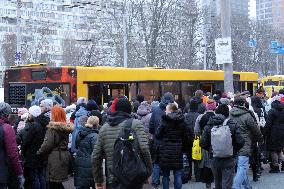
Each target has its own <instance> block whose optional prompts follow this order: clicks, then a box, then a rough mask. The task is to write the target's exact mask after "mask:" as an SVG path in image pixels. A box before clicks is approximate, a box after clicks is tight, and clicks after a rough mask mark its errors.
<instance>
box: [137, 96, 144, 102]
mask: <svg viewBox="0 0 284 189" xmlns="http://www.w3.org/2000/svg"><path fill="white" fill-rule="evenodd" d="M136 100H137V101H138V102H139V103H140V104H141V103H142V102H143V101H144V96H143V95H137V97H136Z"/></svg>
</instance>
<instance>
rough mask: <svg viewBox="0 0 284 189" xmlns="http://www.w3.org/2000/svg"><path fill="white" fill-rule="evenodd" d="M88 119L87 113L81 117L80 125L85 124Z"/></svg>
mask: <svg viewBox="0 0 284 189" xmlns="http://www.w3.org/2000/svg"><path fill="white" fill-rule="evenodd" d="M87 120H88V116H85V115H83V116H81V117H80V118H79V125H80V126H84V125H85V124H86V123H87Z"/></svg>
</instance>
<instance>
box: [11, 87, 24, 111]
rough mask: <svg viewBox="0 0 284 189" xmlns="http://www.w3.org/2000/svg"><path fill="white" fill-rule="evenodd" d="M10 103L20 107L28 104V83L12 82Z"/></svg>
mask: <svg viewBox="0 0 284 189" xmlns="http://www.w3.org/2000/svg"><path fill="white" fill-rule="evenodd" d="M9 104H11V105H13V106H18V107H21V106H25V105H26V85H24V84H10V86H9Z"/></svg>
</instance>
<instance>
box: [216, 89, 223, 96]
mask: <svg viewBox="0 0 284 189" xmlns="http://www.w3.org/2000/svg"><path fill="white" fill-rule="evenodd" d="M215 95H218V96H220V97H221V96H222V91H221V90H220V89H217V90H216V91H215Z"/></svg>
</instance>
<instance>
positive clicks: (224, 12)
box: [220, 0, 234, 93]
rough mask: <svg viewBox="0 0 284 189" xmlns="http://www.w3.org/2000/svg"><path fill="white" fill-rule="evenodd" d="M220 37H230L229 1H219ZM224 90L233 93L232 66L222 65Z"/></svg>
mask: <svg viewBox="0 0 284 189" xmlns="http://www.w3.org/2000/svg"><path fill="white" fill-rule="evenodd" d="M220 12H221V13H220V14H221V32H222V37H223V38H225V37H231V0H220ZM223 69H224V90H225V92H232V93H234V83H233V64H232V63H224V66H223Z"/></svg>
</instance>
